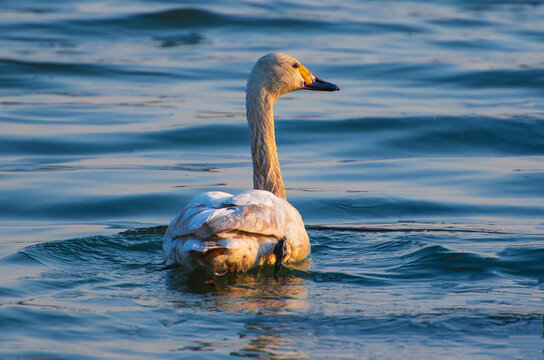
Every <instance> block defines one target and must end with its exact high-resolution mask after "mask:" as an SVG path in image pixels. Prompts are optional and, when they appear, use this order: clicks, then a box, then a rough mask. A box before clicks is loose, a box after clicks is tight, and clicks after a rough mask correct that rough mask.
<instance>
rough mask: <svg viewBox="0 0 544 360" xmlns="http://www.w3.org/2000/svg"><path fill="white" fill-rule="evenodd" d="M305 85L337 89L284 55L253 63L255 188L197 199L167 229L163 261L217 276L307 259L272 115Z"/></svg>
mask: <svg viewBox="0 0 544 360" xmlns="http://www.w3.org/2000/svg"><path fill="white" fill-rule="evenodd" d="M302 89H306V90H318V91H336V90H339V89H338V87H337V86H336V85H334V84H331V83H328V82H325V81H323V80H321V79H320V78H318V77H316V76H314V75H312V73H311V72H310V71H308V69H306V68H305V67H304V66H302V65H301V64H300V63H299V62H298V60H296V59H295V58H293V57H291V56H289V55H285V54H281V53H275V54H268V55H265V56H263V57H262V58H260V59H259V60H258V61H257V63H256V64H255V66H254V67H253V70H252V71H251V74H250V76H249V80H248V82H247V88H246V114H247V122H248V124H249V131H250V138H251V154H252V157H253V187H254V189H255V190H250V191H244V192H242V193H240V194H238V195H236V196H233V195H231V194H228V193H225V192H219V191H212V192H207V193H203V194H200V195H198V196H196V197H195V198H194V199H193V200H192V201H191V202H190V203H189V204H188V205H187V207H186V208H185V209H184V210H183V211H182V212H181V214H179V216H177V217H176V218H175V219H174V220H172V222H171V223H170V225H169V226H168V229H167V230H166V234H165V237H164V242H163V252H164V258H165V261H166V264H167V265H175V264H179V265H184V266H186V267H188V268H191V269H202V270H205V271H210V272H213V273H215V274H217V275H222V274H225V273H226V272H228V271H243V270H248V269H251V268H253V267H255V266H258V265H262V264H275V265H276V272H277V271H278V269H279V267H280V266H281V264H282V262H296V261H300V260H303V259H304V258H305V257H306V256H308V254H309V253H310V241H309V239H308V234H307V233H306V229H305V228H304V223H303V222H302V218H301V216H300V214H299V212H298V211H297V210H296V209H295V208H294V207H293V206H292V205H291V204H289V203H288V202H287V200H286V198H285V188H284V185H283V180H282V177H281V172H280V165H279V162H278V154H277V151H276V140H275V137H274V114H273V112H272V106H273V104H274V102H275V101H276V100H277V99H278V97H280V96H281V95H283V94H286V93H288V92H291V91H295V90H302Z"/></svg>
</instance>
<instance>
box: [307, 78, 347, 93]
mask: <svg viewBox="0 0 544 360" xmlns="http://www.w3.org/2000/svg"><path fill="white" fill-rule="evenodd" d="M303 89H305V90H313V91H339V90H340V88H339V87H338V86H337V85H335V84H333V83H330V82H326V81H324V80H322V79H320V78H318V77H317V76H316V77H315V79H314V81H312V82H311V83H304V87H303Z"/></svg>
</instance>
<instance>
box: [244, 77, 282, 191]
mask: <svg viewBox="0 0 544 360" xmlns="http://www.w3.org/2000/svg"><path fill="white" fill-rule="evenodd" d="M275 100H276V97H275V96H273V95H271V94H268V93H267V92H266V91H265V90H264V89H262V88H252V89H251V90H250V91H248V92H247V95H246V113H247V122H248V124H249V134H250V139H251V155H252V157H253V188H254V189H257V190H268V191H270V192H271V193H273V194H274V195H276V196H278V197H280V198H283V199H285V187H284V185H283V180H282V178H281V171H280V163H279V161H278V151H277V149H276V139H275V136H274V113H273V111H272V106H273V104H274V101H275Z"/></svg>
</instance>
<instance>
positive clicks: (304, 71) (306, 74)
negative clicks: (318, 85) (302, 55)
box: [298, 64, 314, 84]
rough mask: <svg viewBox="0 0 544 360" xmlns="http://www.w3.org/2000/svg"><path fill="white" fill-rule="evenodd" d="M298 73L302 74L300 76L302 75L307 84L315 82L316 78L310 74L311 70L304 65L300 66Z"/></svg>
mask: <svg viewBox="0 0 544 360" xmlns="http://www.w3.org/2000/svg"><path fill="white" fill-rule="evenodd" d="M298 71H299V72H300V75H302V78H303V79H304V81H305V82H306V83H308V84H309V83H311V82H313V81H314V76H313V75H312V73H311V72H310V70H308V69H306V67H304V65H302V64H298Z"/></svg>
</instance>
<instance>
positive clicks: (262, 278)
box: [167, 267, 310, 359]
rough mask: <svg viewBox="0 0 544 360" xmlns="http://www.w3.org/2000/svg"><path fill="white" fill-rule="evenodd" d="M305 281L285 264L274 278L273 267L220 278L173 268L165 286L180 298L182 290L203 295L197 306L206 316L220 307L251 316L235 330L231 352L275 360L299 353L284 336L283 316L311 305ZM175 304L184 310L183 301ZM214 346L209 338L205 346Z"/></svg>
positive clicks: (219, 309) (285, 326)
mask: <svg viewBox="0 0 544 360" xmlns="http://www.w3.org/2000/svg"><path fill="white" fill-rule="evenodd" d="M306 268H307V267H306ZM282 274H283V275H282ZM307 282H308V280H305V279H301V278H298V277H296V276H293V275H290V274H288V272H287V271H285V269H283V270H282V271H281V273H280V275H279V276H278V278H274V277H273V268H272V267H270V268H264V269H257V270H254V271H251V272H249V273H235V274H233V273H230V274H227V275H225V276H222V277H210V276H206V275H201V274H197V273H191V272H187V271H185V270H183V269H175V270H171V271H170V272H169V274H168V280H167V285H168V288H169V289H170V290H171V291H173V292H175V293H177V294H178V296H179V297H180V298H183V297H184V296H185V294H187V293H192V294H199V295H203V303H200V304H199V305H198V306H199V307H202V308H205V309H206V311H207V312H209V313H210V314H211V316H213V314H214V313H216V312H225V311H226V312H230V313H234V314H254V315H256V317H252V318H250V319H248V320H247V321H246V322H245V323H244V324H243V328H242V329H238V330H237V331H238V335H239V338H240V340H239V341H238V342H234V343H232V344H231V345H232V346H233V347H234V348H235V349H237V350H234V351H232V352H231V353H230V355H233V356H240V357H254V358H272V359H279V358H286V357H288V358H298V356H297V351H296V341H293V339H292V338H289V337H288V336H286V334H288V333H289V331H286V330H287V329H286V328H290V327H291V326H290V324H289V321H288V320H286V319H285V318H286V316H287V315H289V314H296V313H299V312H305V311H306V310H307V309H308V306H310V305H309V303H308V302H307V296H308V289H307V286H306V285H307ZM174 296H175V295H174ZM174 304H177V303H176V302H174ZM180 306H182V309H183V307H186V306H187V304H183V305H180ZM178 315H179V316H180V317H183V316H184V315H183V311H181V313H179V312H178V313H176V316H178ZM176 316H174V317H173V318H172V320H171V321H172V323H176V322H177V321H178V320H176ZM243 318H247V316H245V315H244V316H243ZM202 345H203V344H194V345H188V346H185V347H184V348H183V349H182V350H197V349H198V350H204V348H203V347H202ZM215 345H216V343H215V339H210V343H208V346H215Z"/></svg>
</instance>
